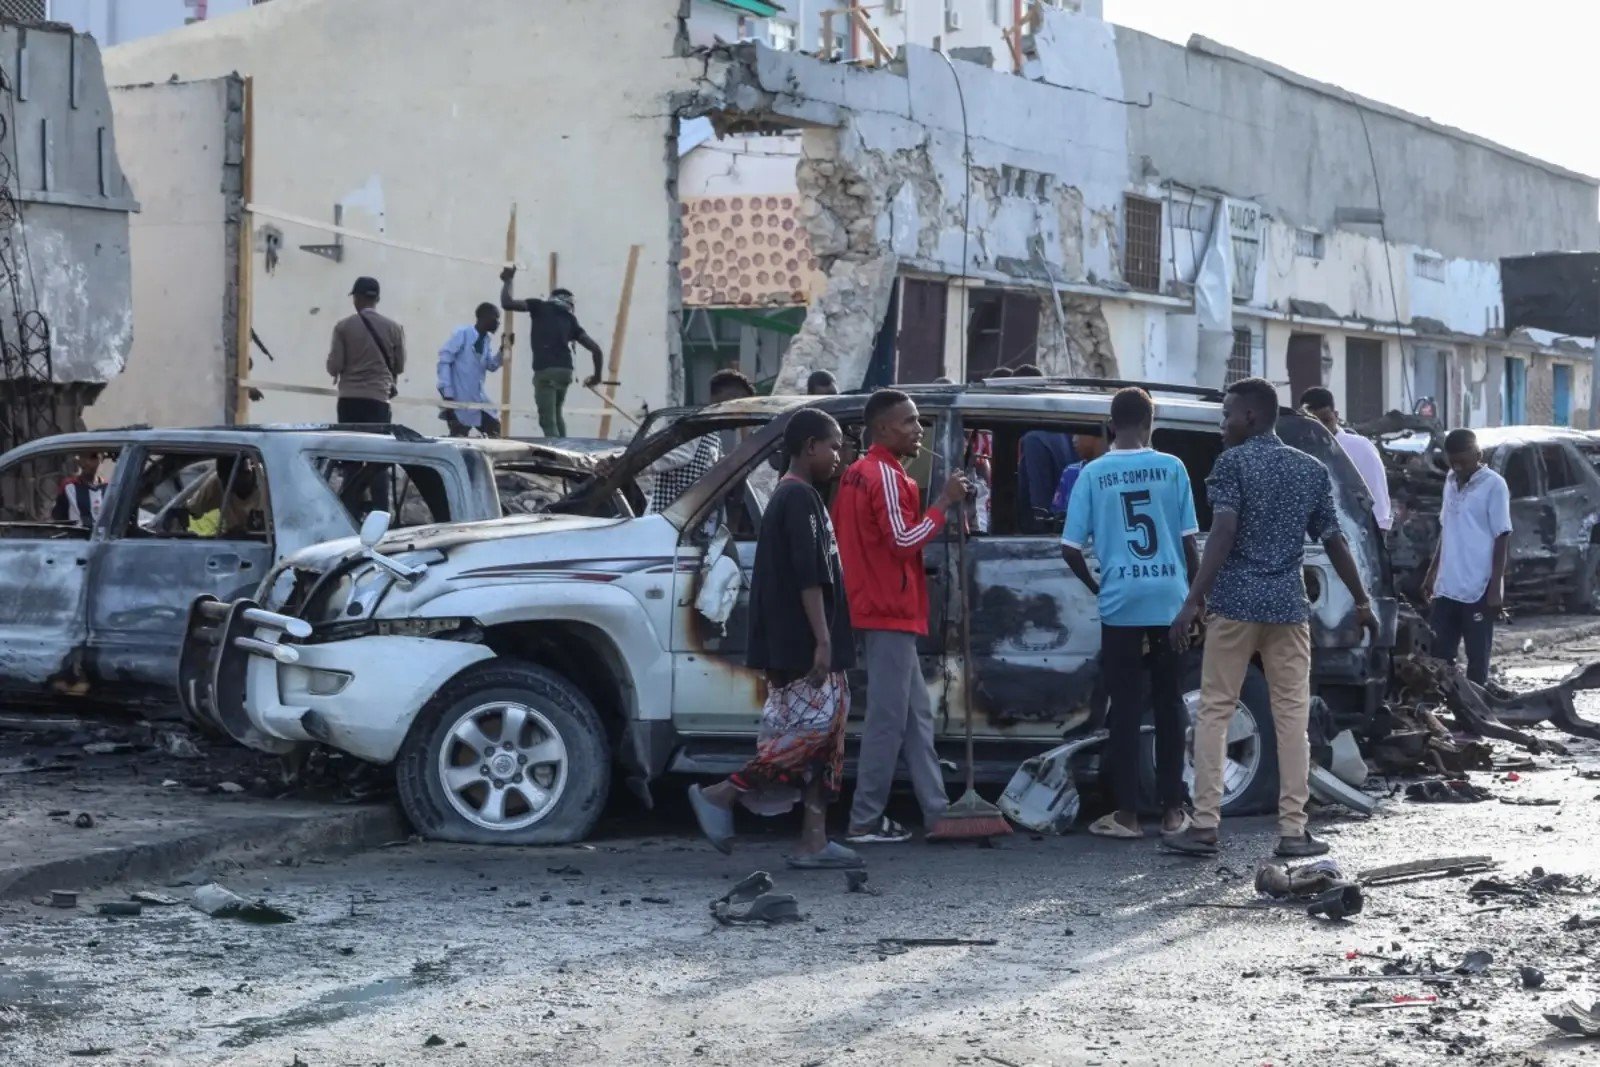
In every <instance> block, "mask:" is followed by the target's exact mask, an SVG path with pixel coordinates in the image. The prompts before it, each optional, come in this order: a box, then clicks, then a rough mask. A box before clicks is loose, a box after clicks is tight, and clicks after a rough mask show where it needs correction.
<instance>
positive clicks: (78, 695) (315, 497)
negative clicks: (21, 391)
mask: <svg viewBox="0 0 1600 1067" xmlns="http://www.w3.org/2000/svg"><path fill="white" fill-rule="evenodd" d="M616 451H617V449H616V447H615V446H611V445H606V444H604V443H593V442H554V443H550V444H547V443H542V442H541V443H536V444H532V443H519V442H502V441H482V440H474V441H471V442H469V443H464V442H461V441H449V440H434V439H430V438H424V437H421V436H418V435H417V434H415V433H412V432H410V431H408V430H405V429H404V428H399V427H397V428H395V429H394V430H392V431H388V432H381V433H380V432H356V431H350V430H340V429H335V428H328V427H320V428H319V427H297V428H284V429H275V428H254V427H229V428H219V429H192V430H148V429H130V430H107V431H98V432H93V433H76V434H63V435H60V436H57V437H51V438H48V439H44V440H40V441H36V442H33V443H31V444H28V445H25V446H23V447H21V448H17V449H14V450H12V451H11V452H9V453H8V454H6V455H5V456H4V457H0V649H3V651H0V699H6V700H18V701H26V702H29V703H37V702H38V701H40V700H41V699H44V700H56V701H77V702H85V701H87V702H93V703H97V704H117V705H124V706H127V705H132V706H136V707H139V708H141V709H143V710H146V711H148V712H149V713H151V714H153V715H154V714H161V713H163V712H165V713H168V714H170V713H171V709H172V693H173V689H174V687H175V685H176V684H177V667H178V651H179V646H180V645H181V643H182V640H183V634H184V623H185V621H186V620H187V618H188V613H189V607H190V605H191V604H192V603H193V602H194V599H195V597H197V596H200V595H210V596H215V597H219V598H223V599H229V600H231V599H233V598H235V597H238V596H240V595H243V594H244V593H247V592H250V591H252V590H254V589H255V588H256V586H258V585H259V584H260V582H261V577H262V575H264V574H266V573H267V572H268V571H269V570H271V569H272V567H273V565H274V564H275V563H276V562H277V561H278V560H280V559H282V558H284V557H285V556H288V555H291V554H293V553H295V552H298V551H300V550H302V549H304V548H306V547H308V546H310V545H314V544H318V543H321V542H324V541H328V540H330V539H334V538H339V537H348V536H350V535H352V534H354V533H355V531H356V529H357V528H358V526H359V524H360V523H361V521H362V520H363V519H364V518H365V517H366V515H367V514H368V513H369V512H371V511H372V510H374V509H379V508H381V509H383V510H385V511H388V512H390V513H392V515H393V523H394V525H395V527H396V528H407V527H412V526H418V525H424V524H435V523H438V522H441V521H469V520H479V519H491V518H496V517H498V516H499V515H501V514H502V506H501V498H502V497H503V498H504V500H505V503H506V510H513V509H515V510H535V509H537V508H538V507H540V506H542V505H543V504H544V503H548V502H549V500H552V499H558V498H560V497H561V496H564V495H565V493H566V491H567V490H568V489H570V488H571V487H572V486H573V485H574V484H577V483H580V482H582V481H583V480H584V479H585V478H587V477H588V476H589V474H590V473H592V471H593V468H594V460H595V457H596V455H603V454H606V453H607V452H611V453H615V452H616ZM91 457H92V458H91Z"/></svg>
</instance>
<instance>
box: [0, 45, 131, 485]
mask: <svg viewBox="0 0 1600 1067" xmlns="http://www.w3.org/2000/svg"><path fill="white" fill-rule="evenodd" d="M137 207H138V205H137V204H136V203H135V202H134V199H133V196H132V194H131V193H130V191H129V189H128V186H127V183H126V181H125V180H124V178H123V174H122V170H121V168H120V167H119V165H118V162H117V149H116V139H115V137H114V134H113V124H112V112H111V102H110V99H109V98H108V95H107V92H106V86H105V79H104V76H103V75H102V73H101V65H100V54H99V50H98V49H97V48H96V47H95V43H94V41H93V40H92V39H91V38H89V37H86V36H82V35H79V34H75V33H74V32H73V31H72V28H71V27H70V26H64V25H59V24H56V23H44V22H14V21H10V20H0V450H3V449H6V448H10V447H12V446H14V445H17V444H20V443H23V442H25V441H29V440H32V439H34V438H36V437H40V436H44V435H46V434H50V433H58V432H60V431H63V430H72V429H77V428H79V425H80V421H81V417H82V413H83V410H84V407H85V405H87V404H89V403H91V402H92V401H93V400H94V398H95V397H96V396H97V395H98V394H99V393H100V391H101V390H102V389H104V388H105V386H106V383H107V382H110V381H112V380H113V379H115V378H116V377H117V375H118V374H120V373H121V371H122V369H123V366H124V363H125V362H126V359H127V355H128V349H129V346H130V344H131V342H132V332H133V309H132V301H131V297H130V293H129V286H130V267H129V250H128V216H129V213H130V212H132V211H136V210H137ZM15 490H16V487H9V488H8V493H9V492H11V491H15ZM12 502H13V501H11V500H9V499H8V500H7V503H8V504H10V503H12Z"/></svg>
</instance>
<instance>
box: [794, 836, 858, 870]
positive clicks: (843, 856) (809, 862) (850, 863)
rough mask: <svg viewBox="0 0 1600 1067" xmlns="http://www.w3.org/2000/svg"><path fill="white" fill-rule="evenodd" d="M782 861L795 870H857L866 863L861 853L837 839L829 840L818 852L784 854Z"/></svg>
mask: <svg viewBox="0 0 1600 1067" xmlns="http://www.w3.org/2000/svg"><path fill="white" fill-rule="evenodd" d="M783 862H785V863H787V864H788V865H789V866H791V867H793V868H794V869H795V870H797V871H859V870H860V869H861V868H863V867H865V866H866V865H867V861H866V860H864V859H862V858H861V853H859V852H857V851H855V850H854V849H849V848H845V847H844V846H843V845H841V844H839V842H837V841H829V842H828V844H827V847H825V848H823V849H822V850H821V851H819V852H810V853H807V854H805V855H803V856H801V855H794V856H786V857H784V861H783Z"/></svg>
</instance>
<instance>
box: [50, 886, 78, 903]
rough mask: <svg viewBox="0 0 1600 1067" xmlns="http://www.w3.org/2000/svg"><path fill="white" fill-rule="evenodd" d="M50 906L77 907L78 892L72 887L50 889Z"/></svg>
mask: <svg viewBox="0 0 1600 1067" xmlns="http://www.w3.org/2000/svg"><path fill="white" fill-rule="evenodd" d="M50 906H51V907H52V908H76V907H77V906H78V894H77V893H75V892H73V891H72V890H70V889H52V890H50Z"/></svg>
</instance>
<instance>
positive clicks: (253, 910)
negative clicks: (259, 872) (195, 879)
mask: <svg viewBox="0 0 1600 1067" xmlns="http://www.w3.org/2000/svg"><path fill="white" fill-rule="evenodd" d="M190 903H191V904H192V905H193V906H194V908H195V909H196V910H197V911H203V912H205V913H206V914H207V915H209V916H211V917H212V918H213V919H238V920H240V921H241V922H247V923H261V924H272V923H292V922H294V916H293V915H290V914H289V913H288V912H286V911H284V910H283V909H282V908H277V907H274V906H272V905H271V904H268V903H267V902H266V901H264V900H257V901H249V900H246V899H245V898H244V897H241V896H240V895H239V894H237V893H235V892H233V891H232V890H229V889H224V888H223V887H222V886H220V885H218V884H217V883H215V882H212V883H210V884H208V885H203V886H200V887H198V888H197V889H195V891H194V897H193V899H192V900H191V901H190Z"/></svg>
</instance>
